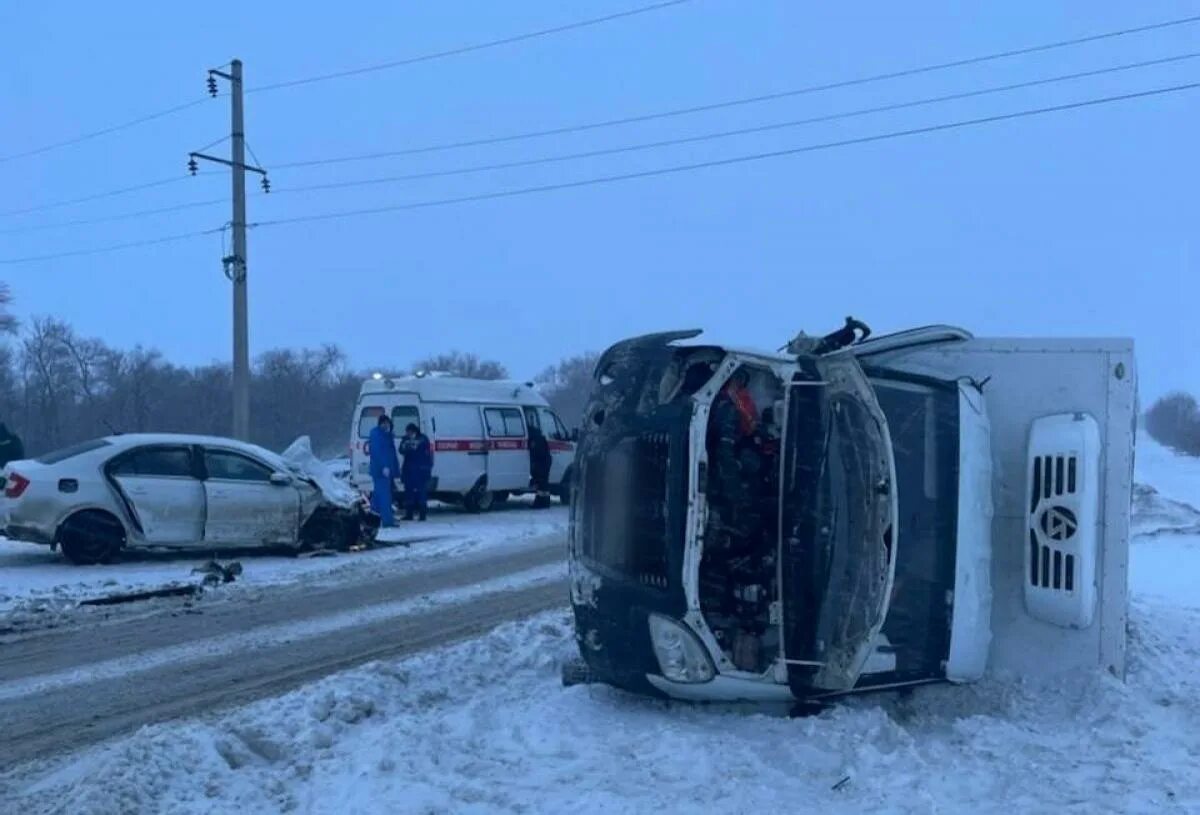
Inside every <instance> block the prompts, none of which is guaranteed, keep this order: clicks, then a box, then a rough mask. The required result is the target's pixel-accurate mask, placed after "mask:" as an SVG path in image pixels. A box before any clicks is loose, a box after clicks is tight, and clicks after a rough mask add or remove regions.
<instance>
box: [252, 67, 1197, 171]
mask: <svg viewBox="0 0 1200 815" xmlns="http://www.w3.org/2000/svg"><path fill="white" fill-rule="evenodd" d="M1197 57H1200V51H1196V52H1192V53H1188V54H1179V55H1176V56H1171V57H1163V58H1161V59H1153V60H1145V61H1142V62H1132V63H1127V64H1124V65H1114V66H1110V67H1108V68H1097V69H1095V70H1091V71H1079V72H1076V73H1070V74H1061V75H1059V76H1052V77H1046V78H1043V79H1034V80H1030V81H1028V82H1015V83H1011V84H1008V85H997V86H992V87H988V88H981V89H978V90H973V91H963V92H961V93H951V94H945V95H942V96H933V97H928V98H925V99H916V100H912V101H908V102H897V103H894V104H889V105H878V106H875V107H868V108H859V109H857V110H851V111H845V112H842V113H831V114H826V115H823V116H813V117H809V118H806V119H792V120H789V121H784V122H774V123H771V124H765V125H757V126H754V127H742V128H736V129H732V130H721V131H716V132H710V133H704V134H700V135H694V136H682V137H679V138H674V139H661V140H658V141H651V142H642V143H639V144H629V145H623V146H620V147H608V148H598V149H596V150H585V151H583V152H577V153H565V154H561V155H557V156H542V157H538V158H531V159H523V160H519V161H506V162H499V163H494V164H478V165H474V166H471V167H459V168H452V169H447V170H433V171H429V172H421V173H407V174H404V175H394V176H384V177H378V178H367V179H361V180H356V181H333V182H329V183H325V184H306V185H304V186H299V187H282V188H279V189H277V190H275V191H274V192H275V193H277V194H278V193H296V192H312V191H315V190H332V189H342V188H346V187H363V186H371V185H376V184H389V183H395V182H400V181H416V180H421V179H429V178H443V177H446V176H455V175H469V174H472V173H480V172H486V171H489V170H507V169H513V168H516V167H530V166H535V165H540V164H552V163H556V162H562V161H572V160H576V159H583V158H595V157H598V156H610V155H616V154H619V153H631V152H635V151H640V150H650V149H654V148H658V147H670V146H675V145H680V144H694V143H697V142H704V141H712V140H715V139H723V138H729V137H732V136H744V135H750V134H754V133H765V132H769V131H772V130H782V129H785V128H792V127H800V126H803V125H809V124H817V123H822V122H831V121H837V120H841V119H849V118H853V117H858V116H865V115H868V114H872V113H886V112H892V111H897V110H903V109H907V108H914V107H921V106H924V105H932V104H937V103H940V102H949V101H957V100H962V99H970V98H973V97H978V96H985V95H987V94H994V93H1001V92H1005V91H1012V90H1019V89H1022V88H1032V87H1036V86H1038V85H1047V84H1051V83H1054V82H1065V81H1068V80H1073V79H1083V78H1087V77H1093V76H1100V75H1102V74H1110V73H1116V72H1118V71H1129V70H1133V69H1136V68H1146V67H1150V66H1155V65H1165V64H1168V63H1173V62H1180V61H1183V60H1188V59H1196V58H1197Z"/></svg>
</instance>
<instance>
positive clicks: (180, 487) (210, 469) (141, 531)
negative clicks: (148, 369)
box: [3, 433, 378, 564]
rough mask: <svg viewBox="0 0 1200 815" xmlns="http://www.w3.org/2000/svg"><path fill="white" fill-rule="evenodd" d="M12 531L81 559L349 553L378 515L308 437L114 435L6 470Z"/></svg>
mask: <svg viewBox="0 0 1200 815" xmlns="http://www.w3.org/2000/svg"><path fill="white" fill-rule="evenodd" d="M3 516H4V520H3V528H4V534H5V535H7V536H8V537H9V538H12V539H14V540H21V541H29V542H31V543H37V544H43V545H48V546H51V547H59V546H61V547H62V551H63V554H64V555H66V557H67V558H68V559H69V560H71V561H72V562H74V563H78V564H90V563H105V562H109V561H111V560H112V559H113V558H114V557H115V556H116V555H117V554H118V553H119V552H120V551H121V550H122V549H125V548H178V549H187V548H194V549H203V550H206V551H210V550H212V549H214V548H226V547H246V546H262V547H272V548H276V547H285V548H294V549H302V548H305V547H323V546H333V547H338V548H344V547H347V546H349V545H352V544H354V543H356V542H357V541H358V540H360V539H361V538H362V537H364V536H366V535H369V534H370V531H371V528H372V527H373V526H376V525H377V524H378V519H377V518H375V517H374V516H372V515H370V513H368V512H367V511H366V509H365V508H364V506H363V501H362V498H361V496H359V495H358V493H356V492H355V491H354V490H353V489H351V488H350V487H349V486H348V485H346V484H344V483H343V482H341V481H339V480H338V479H336V478H335V477H333V476H332V474H330V473H329V472H327V470H326V468H325V467H324V465H323V464H322V463H321V462H320V461H319V460H317V459H316V458H315V457H314V456H313V455H312V451H311V449H310V448H309V443H308V439H307V437H302V438H300V439H298V440H297V441H296V443H294V444H293V445H292V446H291V447H289V448H288V449H287V450H286V451H284V453H283V454H282V455H279V454H276V453H272V452H271V451H269V450H266V449H264V448H262V447H258V446H256V445H253V444H245V443H243V442H239V441H235V440H233V439H226V438H219V437H210V436H191V435H176V434H167V433H163V434H135V435H121V436H108V437H106V438H101V439H93V440H91V441H87V442H83V443H81V444H77V445H75V446H73V447H68V448H65V449H63V450H58V451H56V452H53V453H48V454H46V455H44V456H41V457H40V458H36V459H30V460H26V461H15V462H13V463H11V464H9V465H8V467H7V468H5V470H4V502H3Z"/></svg>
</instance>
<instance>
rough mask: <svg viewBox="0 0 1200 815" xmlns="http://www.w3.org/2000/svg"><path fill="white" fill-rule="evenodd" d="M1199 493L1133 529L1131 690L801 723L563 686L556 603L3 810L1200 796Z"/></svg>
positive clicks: (73, 768) (1165, 482)
mask: <svg viewBox="0 0 1200 815" xmlns="http://www.w3.org/2000/svg"><path fill="white" fill-rule="evenodd" d="M1138 452H1139V460H1138V474H1139V481H1142V482H1143V483H1147V484H1151V485H1155V486H1157V487H1159V488H1160V489H1161V491H1162V492H1161V494H1162V495H1164V496H1167V497H1169V498H1171V499H1173V500H1176V501H1184V502H1189V499H1190V503H1195V504H1200V460H1193V459H1183V458H1179V457H1175V456H1173V455H1171V454H1170V453H1168V452H1167V451H1165V450H1162V449H1161V448H1158V447H1157V446H1156V445H1153V443H1152V442H1149V441H1148V440H1145V439H1143V440H1142V441H1141V442H1140V446H1139V451H1138ZM1172 508H1173V509H1172ZM1189 509H1190V508H1189V507H1183V506H1181V505H1175V504H1169V505H1165V508H1164V506H1157V508H1156V509H1155V511H1156V512H1158V513H1159V514H1160V515H1162V516H1163V517H1161V518H1159V519H1158V521H1157V525H1158V529H1157V534H1155V535H1152V536H1147V537H1143V538H1140V539H1139V540H1138V541H1137V542H1136V543H1135V544H1134V547H1133V552H1132V562H1133V569H1132V572H1131V583H1132V588H1133V592H1134V600H1133V606H1132V609H1131V631H1130V660H1129V675H1128V680H1127V682H1125V683H1122V682H1120V681H1118V680H1116V679H1114V678H1112V677H1107V676H1102V675H1088V676H1081V677H1079V678H1078V679H1077V680H1075V681H1071V682H1066V683H1064V682H1062V681H1059V682H1055V683H1049V682H1040V681H1024V682H1015V683H1014V682H996V681H988V682H984V683H981V684H978V685H975V686H970V687H952V686H937V687H927V688H922V689H919V690H917V691H916V692H914V693H911V694H909V695H905V696H876V697H871V698H864V699H860V700H857V701H855V702H852V703H848V704H845V705H842V706H840V707H838V708H837V709H835V710H832V711H829V712H826V713H824V714H822V715H820V716H818V717H815V718H809V719H787V718H784V717H780V716H772V715H766V714H763V713H761V712H745V711H729V710H724V711H721V710H714V709H709V708H699V707H689V706H679V705H665V704H662V703H656V702H652V701H647V700H643V699H639V698H635V697H632V696H629V695H627V694H623V693H619V692H616V691H613V690H611V689H607V688H604V687H585V686H580V687H574V688H570V689H564V688H562V687H561V686H560V683H559V677H558V665H559V663H560V661H561V660H562V659H563V658H564V657H566V656H568V655H569V654H570V653H571V652H572V649H573V647H574V646H573V641H572V634H571V627H570V622H569V619H568V617H567V615H566V614H565V613H561V612H560V613H552V614H548V615H543V616H541V617H539V618H536V619H532V620H527V621H524V622H521V623H517V624H511V625H506V626H503V627H501V628H500V629H498V630H496V631H494V632H493V633H492V634H490V635H488V636H486V637H483V638H480V639H478V640H474V641H471V642H467V643H463V644H460V645H457V646H454V647H451V648H447V649H443V650H440V651H435V652H431V653H427V654H424V655H422V656H419V657H416V658H411V659H407V660H404V661H400V662H395V663H377V664H374V665H369V666H366V667H364V668H361V669H358V670H355V671H351V672H348V673H345V674H340V675H337V676H333V677H329V678H327V679H325V680H323V681H321V682H318V683H316V684H314V685H312V686H309V687H307V688H305V689H303V690H300V691H297V692H294V693H291V694H288V695H286V696H282V697H279V698H277V699H271V700H266V701H263V702H260V703H256V704H254V705H250V706H248V707H245V708H242V709H239V710H236V711H232V712H229V713H225V714H221V715H217V716H213V717H210V718H208V719H205V720H201V721H195V722H190V723H173V724H167V725H161V726H155V727H149V728H145V729H143V730H142V731H140V732H139V733H137V734H135V735H133V736H131V737H129V738H126V739H122V740H120V741H118V742H116V743H113V744H109V745H106V746H103V747H99V748H95V749H92V750H89V751H87V752H84V753H81V754H78V755H75V756H69V757H64V758H62V759H59V760H56V761H55V762H53V763H51V764H47V765H42V766H40V767H37V768H30V769H28V770H26V771H24V772H23V773H22V775H21V776H20V777H19V778H17V779H13V778H10V779H7V780H6V781H5V782H4V783H3V784H0V804H3V798H2V796H4V795H5V794H7V795H8V796H9V805H10V807H11V808H12V810H14V811H16V810H18V809H19V810H20V811H22V812H28V813H33V812H41V811H47V812H63V813H97V814H99V813H124V812H151V811H171V812H186V813H193V812H214V813H216V812H229V811H234V810H237V811H246V812H278V811H288V812H301V813H324V812H338V813H376V812H389V813H393V812H404V813H408V812H413V813H434V812H478V813H490V812H568V811H584V812H614V813H625V812H629V813H634V812H656V811H670V812H676V811H720V812H730V813H760V812H764V811H797V810H804V811H817V812H847V813H849V812H854V813H861V812H895V813H909V812H911V813H933V812H944V813H958V812H967V811H970V812H977V813H992V812H996V813H1001V812H1003V813H1010V812H1022V813H1023V812H1053V813H1063V812H1080V813H1083V812H1087V813H1094V812H1122V813H1124V812H1147V813H1149V812H1155V813H1158V812H1168V813H1170V812H1200V773H1198V772H1197V771H1196V767H1197V764H1198V763H1200V672H1198V671H1197V665H1198V664H1200V589H1198V588H1197V587H1200V535H1197V534H1195V533H1194V532H1191V531H1189V529H1190V527H1189V524H1191V523H1192V522H1193V518H1192V517H1191V513H1190V512H1189ZM1171 513H1174V515H1172V514H1171ZM1172 517H1173V518H1174V521H1177V522H1178V523H1177V524H1176V525H1175V530H1178V531H1172V530H1171V529H1170V528H1169V527H1170V526H1171V524H1172ZM0 809H3V806H0Z"/></svg>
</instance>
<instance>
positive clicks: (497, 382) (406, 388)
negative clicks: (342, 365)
mask: <svg viewBox="0 0 1200 815" xmlns="http://www.w3.org/2000/svg"><path fill="white" fill-rule="evenodd" d="M387 393H412V394H416V395H417V396H418V397H420V399H421V401H423V402H490V403H492V404H500V405H510V404H521V405H547V404H548V402H546V397H544V396H542V394H541V393H540V392H539V391H538V390H537V388H535V387H534V385H533V383H532V382H516V381H512V380H507V379H468V378H466V377H461V376H442V375H429V376H399V377H386V376H385V377H382V378H380V379H368V380H367V381H366V382H363V384H362V388H361V389H360V390H359V397H358V398H359V401H362V399H363V397H365V396H367V395H369V394H387Z"/></svg>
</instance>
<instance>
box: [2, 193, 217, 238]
mask: <svg viewBox="0 0 1200 815" xmlns="http://www.w3.org/2000/svg"><path fill="white" fill-rule="evenodd" d="M226 202H227V199H225V198H214V199H212V200H209V201H191V202H188V203H184V204H174V205H172V206H167V207H155V208H154V209H142V210H138V211H136V212H123V213H120V214H117V215H101V216H99V217H97V218H79V219H76V220H73V221H55V222H54V223H50V224H34V225H33V226H17V227H12V228H9V229H0V235H20V234H24V233H26V232H42V231H45V230H47V229H63V228H66V227H71V226H86V225H87V224H103V223H108V222H110V221H124V220H128V219H131V218H143V217H146V216H149V215H161V214H163V213H165V212H179V211H181V210H185V209H196V208H197V207H211V206H214V205H216V204H224V203H226Z"/></svg>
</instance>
